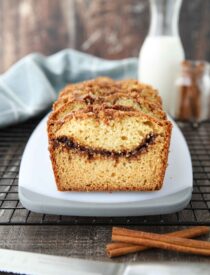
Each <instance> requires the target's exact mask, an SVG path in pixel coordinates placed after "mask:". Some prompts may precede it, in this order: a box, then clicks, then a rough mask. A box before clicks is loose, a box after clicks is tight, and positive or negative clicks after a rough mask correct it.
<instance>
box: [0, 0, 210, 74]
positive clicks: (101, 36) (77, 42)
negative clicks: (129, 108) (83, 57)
mask: <svg viewBox="0 0 210 275" xmlns="http://www.w3.org/2000/svg"><path fill="white" fill-rule="evenodd" d="M209 17H210V1H209V0H202V1H200V0H193V1H190V0H184V1H183V5H182V9H181V15H180V33H181V37H182V41H183V44H184V48H185V51H186V56H187V58H192V59H207V60H210V24H209V23H208V22H209ZM148 27H149V4H148V1H147V0H123V1H121V0H116V1H111V0H0V44H1V47H0V60H1V62H0V73H1V72H4V71H5V70H6V69H8V68H9V67H10V66H11V64H13V63H14V62H16V61H17V60H19V59H20V58H21V57H23V56H25V55H26V54H28V53H31V52H40V53H43V54H46V55H49V54H52V53H55V52H57V51H59V50H61V49H63V48H68V47H71V48H76V49H78V50H81V51H84V52H88V53H91V54H94V55H97V56H100V57H103V58H110V59H115V58H125V57H129V56H138V52H139V49H140V47H141V45H142V43H143V41H144V38H145V36H146V34H147V31H148Z"/></svg>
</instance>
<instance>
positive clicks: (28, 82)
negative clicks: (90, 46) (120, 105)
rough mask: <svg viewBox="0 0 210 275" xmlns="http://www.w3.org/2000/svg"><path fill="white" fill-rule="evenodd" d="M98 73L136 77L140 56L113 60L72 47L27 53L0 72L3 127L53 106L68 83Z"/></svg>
mask: <svg viewBox="0 0 210 275" xmlns="http://www.w3.org/2000/svg"><path fill="white" fill-rule="evenodd" d="M97 76H110V77H112V78H114V79H123V78H136V77H137V58H128V59H123V60H115V61H109V60H104V59H101V58H97V57H94V56H91V55H88V54H84V53H81V52H78V51H75V50H72V49H66V50H62V51H60V52H58V53H56V54H54V55H52V56H49V57H45V56H43V55H41V54H37V53H33V54H30V55H28V56H26V57H24V58H23V59H21V60H20V61H19V62H17V63H16V64H15V65H13V66H12V67H11V68H10V69H9V70H8V71H7V72H6V73H4V74H2V75H1V76H0V128H2V127H5V126H8V125H11V124H15V123H18V122H22V121H25V120H26V119H28V118H30V117H33V116H35V115H37V114H39V113H41V112H42V111H44V110H46V109H47V108H49V106H50V105H51V104H52V102H53V101H55V100H56V98H57V95H58V92H59V90H60V89H62V88H63V87H64V86H65V85H66V84H68V83H75V82H79V81H82V80H86V79H91V78H95V77H97Z"/></svg>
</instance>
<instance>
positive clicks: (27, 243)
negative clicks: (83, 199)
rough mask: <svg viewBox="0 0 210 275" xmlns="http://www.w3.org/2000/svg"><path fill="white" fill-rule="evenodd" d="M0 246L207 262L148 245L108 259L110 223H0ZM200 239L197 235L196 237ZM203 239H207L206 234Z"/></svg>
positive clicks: (129, 259) (103, 256)
mask: <svg viewBox="0 0 210 275" xmlns="http://www.w3.org/2000/svg"><path fill="white" fill-rule="evenodd" d="M129 228H133V229H139V230H145V231H148V230H149V231H151V232H152V231H153V232H158V233H161V232H162V233H166V232H170V231H175V230H180V229H181V228H183V227H166V226H164V227H160V226H158V227H129ZM0 236H1V238H0V247H1V248H7V249H16V250H21V251H31V252H37V253H46V254H51V255H59V256H67V257H68V256H69V257H77V258H84V259H92V260H103V261H112V262H113V261H114V262H150V261H153V262H156V261H158V262H164V261H172V262H173V261H187V262H195V261H197V262H210V258H209V257H202V256H195V255H188V254H183V253H176V252H172V251H162V250H158V249H151V250H148V251H143V252H140V253H134V254H130V255H126V256H122V257H119V258H116V259H112V260H111V259H109V258H108V257H107V255H106V252H105V245H106V244H107V243H108V242H110V239H111V227H110V226H104V227H102V226H1V227H0ZM200 239H201V238H200ZM202 239H203V240H210V236H209V235H207V236H205V237H203V238H202Z"/></svg>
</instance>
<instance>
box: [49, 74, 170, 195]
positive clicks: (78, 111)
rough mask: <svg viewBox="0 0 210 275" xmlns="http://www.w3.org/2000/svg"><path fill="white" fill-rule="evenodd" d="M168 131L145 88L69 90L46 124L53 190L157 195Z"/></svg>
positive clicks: (121, 85) (99, 85)
mask: <svg viewBox="0 0 210 275" xmlns="http://www.w3.org/2000/svg"><path fill="white" fill-rule="evenodd" d="M171 129H172V125H171V123H170V121H168V120H167V117H166V114H165V113H164V111H163V109H162V102H161V98H160V97H159V95H158V93H157V91H156V90H155V89H153V88H152V87H151V86H149V85H145V84H141V83H139V82H137V81H136V80H121V81H114V80H112V79H110V78H106V77H100V78H97V79H95V80H89V81H85V82H81V83H78V84H71V85H68V86H67V87H66V88H65V89H64V90H63V91H62V92H61V93H60V96H59V98H58V100H57V101H56V102H55V104H54V106H53V111H52V113H51V115H50V117H49V119H48V138H49V152H50V157H51V161H52V167H53V171H54V175H55V180H56V184H57V188H58V190H60V191H152V190H159V189H160V188H161V186H162V184H163V180H164V175H165V171H166V167H167V160H168V151H169V144H170V137H171Z"/></svg>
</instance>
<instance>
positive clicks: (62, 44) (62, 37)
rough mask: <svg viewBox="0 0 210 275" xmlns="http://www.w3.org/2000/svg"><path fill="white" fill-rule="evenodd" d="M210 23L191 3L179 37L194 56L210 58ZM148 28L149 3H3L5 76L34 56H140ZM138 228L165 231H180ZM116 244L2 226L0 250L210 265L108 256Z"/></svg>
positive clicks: (178, 257) (106, 231)
mask: <svg viewBox="0 0 210 275" xmlns="http://www.w3.org/2000/svg"><path fill="white" fill-rule="evenodd" d="M122 2H123V4H122ZM209 17H210V1H208V0H202V1H200V0H194V1H190V0H185V1H184V4H183V7H182V12H181V18H180V32H181V37H182V40H183V44H184V47H185V50H186V56H187V57H189V58H193V59H209V58H210V37H209V35H210V24H209V23H208V22H209ZM148 25H149V9H148V1H147V0H143V1H139V0H123V1H120V0H117V1H109V0H108V1H105V0H101V1H94V0H86V1H85V0H61V1H60V0H28V1H25V0H17V1H15V0H0V42H1V43H0V44H1V47H0V60H1V62H0V72H4V71H5V70H6V69H8V68H9V67H10V66H11V64H13V63H14V62H16V61H17V60H18V59H20V58H21V57H23V56H24V55H26V54H28V53H30V52H34V51H38V52H41V53H43V54H47V55H48V54H52V53H55V52H57V51H58V50H61V49H63V48H66V47H72V48H76V49H78V50H82V51H85V52H88V53H92V54H95V55H97V56H101V57H104V58H111V59H113V58H124V57H129V56H137V55H138V51H139V48H140V46H141V44H142V42H143V40H144V37H145V35H146V33H147V30H148ZM0 219H1V217H0ZM130 228H133V227H132V226H130ZM135 228H138V229H140V230H148V231H155V232H159V233H166V232H168V231H174V230H178V229H181V227H174V226H162V227H161V226H156V227H135ZM110 238H111V226H108V225H107V226H78V225H74V226H68V225H66V226H57V225H50V226H48V225H45V226H43V225H37V226H32V225H25V226H23V225H21V226H19V225H15V226H12V225H6V226H3V225H2V226H0V247H1V248H8V249H16V250H23V251H33V252H40V253H47V254H53V255H63V256H72V257H79V258H87V259H94V260H104V261H117V262H144V261H147V262H148V261H149V262H150V261H158V262H161V261H165V260H167V261H187V262H189V261H192V262H195V261H198V262H209V261H210V260H209V258H207V257H199V256H193V255H187V254H179V253H175V252H169V251H167V252H166V251H162V250H150V251H145V252H142V253H136V254H132V255H129V256H124V257H120V258H117V259H114V260H110V259H109V258H108V257H107V256H106V254H105V244H106V243H107V242H109V241H110ZM204 239H206V240H207V239H210V235H208V236H205V237H204Z"/></svg>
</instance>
